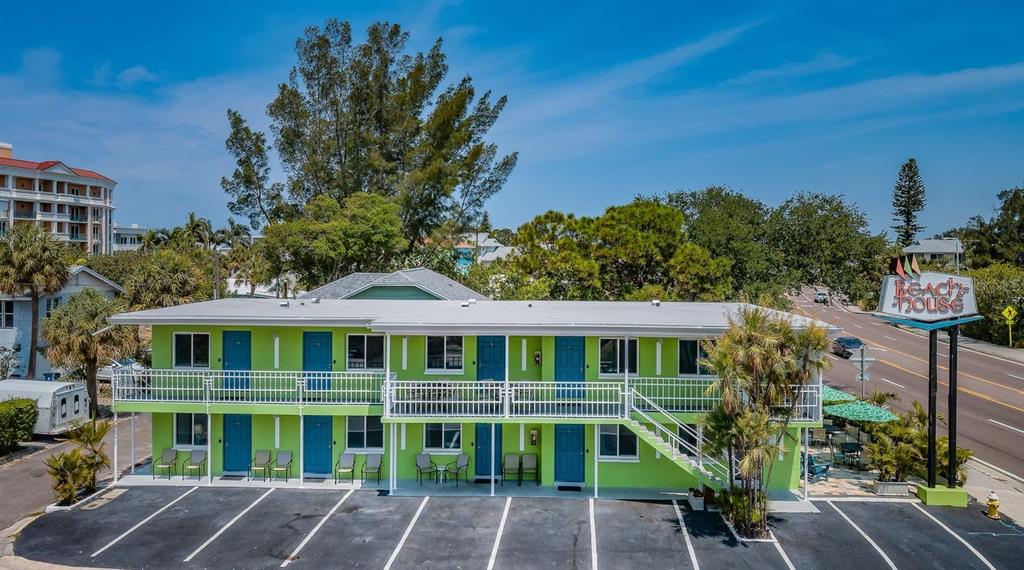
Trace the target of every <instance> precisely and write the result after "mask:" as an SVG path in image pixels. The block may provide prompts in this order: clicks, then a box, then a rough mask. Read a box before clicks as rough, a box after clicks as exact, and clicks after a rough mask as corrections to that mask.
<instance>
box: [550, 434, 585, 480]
mask: <svg viewBox="0 0 1024 570" xmlns="http://www.w3.org/2000/svg"><path fill="white" fill-rule="evenodd" d="M555 481H558V482H560V483H582V482H583V426H582V425H578V424H577V425H567V424H556V425H555Z"/></svg>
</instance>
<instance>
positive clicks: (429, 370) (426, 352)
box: [423, 334, 466, 374]
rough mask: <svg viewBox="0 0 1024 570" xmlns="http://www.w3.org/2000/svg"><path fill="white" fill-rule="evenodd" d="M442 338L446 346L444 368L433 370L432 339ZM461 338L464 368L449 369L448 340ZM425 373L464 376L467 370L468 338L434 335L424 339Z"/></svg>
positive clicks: (461, 356) (454, 335)
mask: <svg viewBox="0 0 1024 570" xmlns="http://www.w3.org/2000/svg"><path fill="white" fill-rule="evenodd" d="M432 338H440V339H443V346H444V368H431V367H430V339H432ZM449 338H459V339H461V340H462V350H461V354H460V355H459V356H460V358H461V360H462V366H460V367H459V368H448V339H449ZM423 359H424V363H423V371H424V373H425V374H462V373H464V371H465V369H466V337H465V336H463V335H458V334H450V335H440V334H432V335H427V336H425V337H423Z"/></svg>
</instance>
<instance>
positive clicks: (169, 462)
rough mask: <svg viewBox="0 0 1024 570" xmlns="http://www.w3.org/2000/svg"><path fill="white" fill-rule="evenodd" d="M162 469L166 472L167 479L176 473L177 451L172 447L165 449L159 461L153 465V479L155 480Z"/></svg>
mask: <svg viewBox="0 0 1024 570" xmlns="http://www.w3.org/2000/svg"><path fill="white" fill-rule="evenodd" d="M160 469H163V470H164V471H166V472H167V478H168V479H170V478H171V476H172V475H176V474H177V472H178V451H177V450H175V449H174V448H172V447H165V448H164V450H163V452H162V453H161V454H160V460H159V461H157V462H156V463H154V464H153V478H154V479H156V476H157V472H158V471H159V470H160Z"/></svg>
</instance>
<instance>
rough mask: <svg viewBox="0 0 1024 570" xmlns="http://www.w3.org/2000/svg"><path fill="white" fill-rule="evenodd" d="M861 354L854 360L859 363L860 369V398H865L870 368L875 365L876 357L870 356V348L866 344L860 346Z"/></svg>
mask: <svg viewBox="0 0 1024 570" xmlns="http://www.w3.org/2000/svg"><path fill="white" fill-rule="evenodd" d="M859 352H860V354H858V355H856V356H854V360H855V361H856V363H857V367H858V368H860V397H861V398H863V397H864V392H865V390H866V386H865V385H866V384H867V382H868V368H871V365H872V364H874V363H875V359H874V357H871V356H868V347H867V345H866V344H862V345H861V346H860V351H859Z"/></svg>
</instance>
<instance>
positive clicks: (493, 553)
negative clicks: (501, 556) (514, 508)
mask: <svg viewBox="0 0 1024 570" xmlns="http://www.w3.org/2000/svg"><path fill="white" fill-rule="evenodd" d="M511 505H512V497H508V498H506V499H505V510H504V511H502V513H501V522H500V523H498V535H497V536H495V537H494V546H493V547H492V548H491V559H490V560H488V561H487V570H492V569H493V568H494V560H495V559H497V558H498V547H499V546H501V535H502V534H504V532H505V520H506V519H508V508H509V507H510V506H511Z"/></svg>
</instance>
